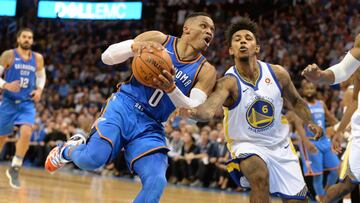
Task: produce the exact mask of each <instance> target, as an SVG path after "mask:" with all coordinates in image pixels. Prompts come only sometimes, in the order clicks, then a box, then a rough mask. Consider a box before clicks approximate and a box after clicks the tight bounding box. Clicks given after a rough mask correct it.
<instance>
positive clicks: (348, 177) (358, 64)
mask: <svg viewBox="0 0 360 203" xmlns="http://www.w3.org/2000/svg"><path fill="white" fill-rule="evenodd" d="M359 68H360V34H358V35H357V36H356V39H355V42H354V47H353V48H352V49H351V50H350V51H349V52H348V53H347V54H346V55H345V57H344V59H343V60H342V61H341V62H340V63H338V64H336V65H334V66H331V67H330V68H328V69H326V70H323V71H322V70H321V69H320V68H319V67H318V66H317V65H316V64H311V65H309V66H307V67H306V68H305V70H304V71H303V73H302V74H303V75H304V76H305V77H306V78H307V79H308V80H310V81H311V82H313V83H318V84H338V83H341V82H344V81H345V80H347V79H348V78H350V76H351V75H352V74H353V73H354V72H355V71H356V70H357V71H356V72H355V74H356V75H355V76H354V77H355V78H356V79H354V92H353V103H352V104H351V105H350V106H349V107H348V108H347V110H346V112H345V114H344V116H343V118H342V120H341V122H340V126H339V128H338V129H337V131H336V134H335V136H334V138H333V142H332V143H333V149H334V150H335V151H337V152H341V146H340V142H341V140H342V137H343V136H342V133H343V132H344V131H345V129H346V126H347V125H348V124H349V122H350V120H351V141H350V142H349V144H348V146H347V149H346V152H345V159H344V162H343V163H344V164H343V166H342V169H341V172H340V183H338V184H336V185H333V186H332V187H330V188H329V190H328V191H327V195H326V196H325V200H324V202H337V200H339V199H342V198H343V197H344V196H345V195H346V194H348V193H349V192H351V191H352V190H353V189H354V188H355V186H356V185H358V184H360V112H359V110H357V111H356V109H358V103H359V102H358V95H359V90H360V70H358V69H359ZM355 111H356V112H355ZM354 112H355V113H354Z"/></svg>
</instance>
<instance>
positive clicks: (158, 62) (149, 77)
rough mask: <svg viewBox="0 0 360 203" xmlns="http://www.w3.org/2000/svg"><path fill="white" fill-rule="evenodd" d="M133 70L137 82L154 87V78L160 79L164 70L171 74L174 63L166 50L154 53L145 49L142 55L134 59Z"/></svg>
mask: <svg viewBox="0 0 360 203" xmlns="http://www.w3.org/2000/svg"><path fill="white" fill-rule="evenodd" d="M131 68H132V72H133V74H134V76H135V78H136V80H138V81H139V82H140V83H141V84H143V85H146V86H149V87H154V85H153V78H156V77H158V76H159V75H160V74H161V72H162V70H167V71H169V72H171V69H172V62H171V58H170V55H169V54H168V53H167V52H166V50H165V49H163V50H161V51H156V50H154V51H153V52H149V51H148V50H147V49H144V50H143V51H142V52H141V54H140V55H137V56H135V57H134V59H133V62H132V65H131Z"/></svg>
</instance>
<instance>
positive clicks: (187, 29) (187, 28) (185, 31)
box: [183, 25, 190, 34]
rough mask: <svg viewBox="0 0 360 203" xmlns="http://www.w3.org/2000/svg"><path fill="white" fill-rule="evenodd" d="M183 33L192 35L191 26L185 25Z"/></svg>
mask: <svg viewBox="0 0 360 203" xmlns="http://www.w3.org/2000/svg"><path fill="white" fill-rule="evenodd" d="M183 33H184V34H189V33H190V28H189V26H187V25H184V27H183Z"/></svg>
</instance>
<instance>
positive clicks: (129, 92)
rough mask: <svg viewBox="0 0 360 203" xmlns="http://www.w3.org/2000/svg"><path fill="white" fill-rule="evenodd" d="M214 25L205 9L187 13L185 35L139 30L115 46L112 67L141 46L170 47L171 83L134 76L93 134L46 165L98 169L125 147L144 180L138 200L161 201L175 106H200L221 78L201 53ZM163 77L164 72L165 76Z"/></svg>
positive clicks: (59, 150)
mask: <svg viewBox="0 0 360 203" xmlns="http://www.w3.org/2000/svg"><path fill="white" fill-rule="evenodd" d="M214 29H215V28H214V23H213V21H212V20H211V18H210V17H209V16H208V15H207V14H205V13H194V14H191V15H190V16H188V17H187V18H186V20H185V23H184V26H183V33H182V35H181V38H177V37H173V36H170V35H165V34H163V33H161V32H158V31H149V32H145V33H142V34H140V35H139V36H137V37H136V38H135V39H134V40H127V41H123V42H120V43H118V44H114V45H111V46H110V47H109V48H108V49H107V50H106V51H105V52H104V53H103V54H102V60H103V62H104V63H106V64H108V65H113V64H118V63H122V62H124V61H125V60H127V59H128V58H130V57H132V56H134V54H137V53H139V52H141V50H142V49H144V48H146V49H149V50H152V49H163V48H165V49H167V51H168V52H169V54H170V56H171V59H172V63H173V65H174V67H175V72H176V73H175V75H174V76H172V75H171V74H170V73H169V72H166V73H167V74H170V75H171V79H170V81H167V82H166V83H165V82H164V83H161V82H160V80H161V79H159V80H157V84H158V89H155V88H150V87H147V86H144V85H141V84H140V83H139V82H138V81H137V80H136V79H135V77H131V79H130V81H129V82H127V83H124V84H122V85H121V87H120V88H119V91H118V92H116V93H114V94H113V95H111V97H110V98H109V99H108V101H107V103H106V106H105V107H104V108H103V110H102V112H101V115H100V117H99V118H98V119H97V121H96V122H95V123H94V125H93V129H92V131H91V133H90V138H89V139H88V140H87V142H86V143H84V141H85V138H84V137H83V136H80V135H75V136H73V138H72V139H71V140H70V141H68V142H67V143H66V144H65V145H63V146H59V147H56V148H54V149H53V150H52V151H51V152H50V154H49V156H48V157H47V160H46V163H45V167H46V169H47V170H48V171H49V172H54V171H55V170H57V169H58V168H61V167H62V166H63V165H64V164H65V163H67V162H69V161H72V162H74V163H75V164H76V165H77V166H78V167H80V168H81V169H84V170H94V169H96V168H99V167H100V166H102V165H104V164H106V163H107V162H108V161H109V160H111V159H113V158H114V157H115V156H116V155H117V154H118V153H119V151H120V150H121V149H122V148H124V149H125V158H126V161H127V164H128V167H129V169H130V170H131V171H132V172H134V173H136V174H137V175H138V176H139V177H140V179H141V182H142V189H141V191H140V193H139V194H138V195H137V197H136V199H135V201H134V202H158V201H159V200H160V196H161V194H162V192H163V190H164V187H165V186H166V182H167V181H166V178H165V173H166V169H167V165H168V164H167V160H168V158H167V155H166V153H167V152H168V151H169V150H168V148H167V147H166V143H165V135H164V128H163V125H162V122H165V121H166V120H167V119H168V117H169V115H170V114H171V113H172V112H173V111H174V110H175V108H176V107H187V108H190V107H195V106H197V105H199V104H201V103H202V102H204V101H205V100H206V98H207V95H208V94H209V93H210V92H211V91H212V89H213V87H214V86H215V82H216V70H215V68H214V67H213V66H212V65H210V64H209V63H208V62H207V61H206V59H205V58H204V56H202V55H201V52H203V51H205V50H206V49H207V48H208V46H209V44H210V42H211V41H212V39H213V35H214ZM163 77H164V76H162V78H163Z"/></svg>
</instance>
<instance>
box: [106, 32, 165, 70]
mask: <svg viewBox="0 0 360 203" xmlns="http://www.w3.org/2000/svg"><path fill="white" fill-rule="evenodd" d="M166 38H167V36H166V35H165V34H163V33H162V32H159V31H148V32H144V33H142V34H140V35H138V36H137V37H136V38H135V39H129V40H126V41H122V42H119V43H116V44H112V45H110V46H109V47H108V48H107V49H106V50H105V52H104V53H102V55H101V60H102V61H103V62H104V63H105V64H107V65H115V64H119V63H122V62H124V61H126V60H127V59H129V58H130V57H133V56H134V55H135V54H136V53H140V52H141V50H143V49H144V48H146V49H148V50H149V51H152V49H153V48H154V49H157V50H161V49H163V46H162V44H163V43H164V42H165V41H166Z"/></svg>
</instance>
